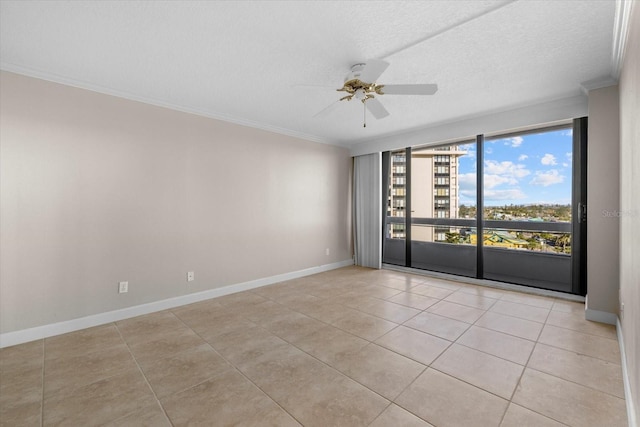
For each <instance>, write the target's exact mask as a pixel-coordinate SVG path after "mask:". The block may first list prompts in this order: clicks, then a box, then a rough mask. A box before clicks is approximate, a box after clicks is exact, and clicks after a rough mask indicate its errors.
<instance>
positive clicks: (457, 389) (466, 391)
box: [395, 368, 508, 427]
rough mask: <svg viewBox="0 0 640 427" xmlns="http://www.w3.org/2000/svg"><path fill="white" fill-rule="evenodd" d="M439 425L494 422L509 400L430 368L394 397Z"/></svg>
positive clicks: (447, 426)
mask: <svg viewBox="0 0 640 427" xmlns="http://www.w3.org/2000/svg"><path fill="white" fill-rule="evenodd" d="M395 403H396V404H397V405H399V406H401V407H403V408H404V409H406V410H408V411H410V412H412V413H414V414H416V415H418V416H419V417H420V418H422V419H423V420H425V421H427V422H429V423H431V424H433V425H435V426H438V427H449V426H450V427H460V426H497V425H499V424H500V420H501V419H502V416H503V414H504V412H505V410H506V409H507V405H508V402H507V401H506V400H504V399H502V398H500V397H498V396H496V395H493V394H491V393H488V392H486V391H484V390H481V389H479V388H477V387H474V386H472V385H470V384H467V383H465V382H463V381H460V380H458V379H456V378H453V377H451V376H449V375H446V374H443V373H441V372H438V371H436V370H434V369H432V368H429V369H427V371H426V372H424V373H423V374H422V375H421V376H420V377H419V378H418V379H417V380H416V381H415V382H414V383H413V384H411V385H410V386H409V387H408V388H407V389H406V390H405V391H404V392H403V393H402V394H401V395H400V396H399V397H398V398H397V399H396V401H395Z"/></svg>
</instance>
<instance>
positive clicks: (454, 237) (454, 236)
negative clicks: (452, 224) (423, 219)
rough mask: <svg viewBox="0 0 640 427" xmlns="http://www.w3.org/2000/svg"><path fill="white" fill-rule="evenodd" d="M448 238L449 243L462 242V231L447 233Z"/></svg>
mask: <svg viewBox="0 0 640 427" xmlns="http://www.w3.org/2000/svg"><path fill="white" fill-rule="evenodd" d="M446 240H447V243H462V237H460V233H454V232H449V233H446Z"/></svg>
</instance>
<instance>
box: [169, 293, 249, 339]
mask: <svg viewBox="0 0 640 427" xmlns="http://www.w3.org/2000/svg"><path fill="white" fill-rule="evenodd" d="M205 303H207V304H204V303H198V304H190V305H188V306H185V307H181V308H178V309H174V310H173V311H172V313H173V314H174V315H175V316H176V317H178V318H179V319H180V320H181V321H182V322H183V323H184V324H186V325H187V326H189V327H190V328H192V329H193V330H194V331H196V332H199V331H208V330H209V329H211V325H213V324H216V323H218V322H221V321H228V320H229V319H238V320H239V319H243V317H242V316H240V315H239V314H237V313H234V312H232V311H231V310H228V309H226V308H224V307H222V306H221V305H220V304H212V303H210V302H209V301H205Z"/></svg>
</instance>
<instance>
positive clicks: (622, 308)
mask: <svg viewBox="0 0 640 427" xmlns="http://www.w3.org/2000/svg"><path fill="white" fill-rule="evenodd" d="M620 320H624V303H623V302H621V303H620Z"/></svg>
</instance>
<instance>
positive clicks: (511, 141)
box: [487, 136, 524, 147]
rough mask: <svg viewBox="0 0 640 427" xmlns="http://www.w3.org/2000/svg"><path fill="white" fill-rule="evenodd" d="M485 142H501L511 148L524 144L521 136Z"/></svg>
mask: <svg viewBox="0 0 640 427" xmlns="http://www.w3.org/2000/svg"><path fill="white" fill-rule="evenodd" d="M487 142H490V143H492V144H493V143H495V142H501V143H502V144H504V145H509V146H511V147H519V146H520V145H522V143H523V142H524V138H523V137H521V136H514V137H511V138H501V139H490V140H488V141H487Z"/></svg>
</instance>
